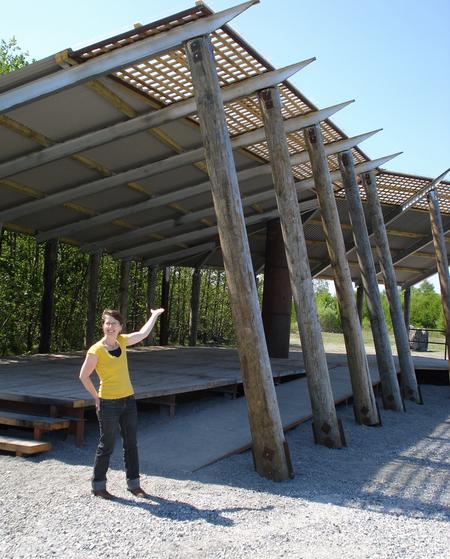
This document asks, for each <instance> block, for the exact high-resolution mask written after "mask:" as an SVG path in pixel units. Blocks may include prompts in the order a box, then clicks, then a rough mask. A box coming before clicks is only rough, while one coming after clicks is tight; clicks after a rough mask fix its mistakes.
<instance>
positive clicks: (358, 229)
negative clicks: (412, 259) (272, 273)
mask: <svg viewBox="0 0 450 559" xmlns="http://www.w3.org/2000/svg"><path fill="white" fill-rule="evenodd" d="M338 160H339V168H340V171H341V176H342V182H343V185H344V189H345V195H346V199H347V206H348V212H349V216H350V223H351V226H352V230H353V239H354V242H355V248H356V254H357V256H358V263H359V268H360V270H361V278H362V283H363V287H364V291H365V293H366V298H367V307H368V310H369V318H370V326H371V328H372V335H373V341H374V345H375V352H376V358H377V364H378V371H379V374H380V381H381V392H382V399H383V406H384V408H385V409H389V410H395V411H404V408H403V401H402V396H401V392H400V386H399V384H398V378H397V372H396V370H395V364H394V359H393V357H392V351H391V343H390V341H389V333H388V329H387V326H386V320H385V318H384V312H383V306H382V304H381V297H380V291H379V288H378V281H377V273H376V271H375V263H374V261H373V256H372V248H371V246H370V240H369V233H368V231H367V225H366V218H365V216H364V209H363V205H362V202H361V196H360V194H359V187H358V184H357V182H356V174H355V165H354V162H353V155H352V152H351V151H350V150H348V151H344V152H342V153H340V154H339V155H338Z"/></svg>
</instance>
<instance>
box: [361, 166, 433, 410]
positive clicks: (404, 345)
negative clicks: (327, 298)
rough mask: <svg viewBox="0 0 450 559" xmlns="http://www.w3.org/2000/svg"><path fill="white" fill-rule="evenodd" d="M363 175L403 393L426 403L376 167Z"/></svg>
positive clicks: (413, 400)
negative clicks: (379, 195) (405, 316)
mask: <svg viewBox="0 0 450 559" xmlns="http://www.w3.org/2000/svg"><path fill="white" fill-rule="evenodd" d="M361 178H362V181H363V185H364V189H365V192H366V197H367V204H368V206H369V213H370V215H371V217H372V231H373V234H374V238H375V244H376V252H377V256H378V260H379V263H380V268H381V272H382V275H383V280H384V287H385V289H386V296H387V298H388V301H389V311H390V313H391V320H392V328H393V330H394V337H395V344H396V346H397V354H398V360H399V363H400V371H401V387H402V393H403V397H404V398H405V399H407V400H410V401H412V402H416V403H418V404H420V403H422V398H421V397H420V393H419V388H418V385H417V379H416V372H415V370H414V363H413V360H412V357H411V350H410V349H409V339H408V333H407V330H406V328H405V321H404V319H403V314H402V305H401V302H400V295H399V293H398V289H397V279H396V277H395V270H394V264H393V263H392V256H391V251H390V249H389V241H388V236H387V232H386V227H385V224H384V217H383V210H382V209H381V204H380V200H379V198H378V192H377V183H376V178H375V173H374V172H373V171H371V172H369V173H363V174H362V176H361Z"/></svg>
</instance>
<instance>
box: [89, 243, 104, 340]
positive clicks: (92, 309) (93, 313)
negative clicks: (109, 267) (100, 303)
mask: <svg viewBox="0 0 450 559" xmlns="http://www.w3.org/2000/svg"><path fill="white" fill-rule="evenodd" d="M100 259H101V255H100V253H95V254H91V255H90V256H89V285H88V308H87V319H86V347H88V348H89V347H91V345H92V344H93V343H94V340H95V334H96V327H95V326H96V324H97V295H98V277H99V270H100Z"/></svg>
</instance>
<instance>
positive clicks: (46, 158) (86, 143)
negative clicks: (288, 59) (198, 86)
mask: <svg viewBox="0 0 450 559" xmlns="http://www.w3.org/2000/svg"><path fill="white" fill-rule="evenodd" d="M314 60H315V59H314V58H310V59H308V60H303V61H301V62H298V63H297V64H292V65H290V66H286V67H285V68H280V69H279V70H274V71H272V72H265V73H264V74H260V75H258V76H255V77H252V78H248V79H246V80H242V81H240V82H238V83H235V84H232V85H229V86H226V87H223V88H222V90H221V92H222V98H223V102H224V103H229V102H230V101H234V100H236V99H239V98H241V97H246V96H248V95H251V94H252V93H254V92H255V91H258V90H259V89H263V88H265V87H270V86H271V85H275V84H277V83H281V82H283V81H285V80H287V79H288V78H289V77H290V76H292V75H293V74H295V73H296V72H298V71H299V70H301V69H302V68H304V67H305V66H307V65H308V64H310V63H311V62H313V61H314ZM195 112H196V105H195V99H194V98H192V99H186V100H185V101H180V102H178V103H174V104H172V105H170V106H168V107H164V108H162V109H159V110H157V111H155V110H152V111H151V112H148V113H145V114H143V115H139V116H137V117H135V118H132V119H130V120H127V121H125V122H119V123H118V124H114V125H112V126H108V127H106V128H103V129H101V130H96V131H94V132H90V133H88V134H83V135H81V136H78V137H77V138H71V139H69V140H66V141H64V142H60V143H58V144H54V145H52V146H50V147H48V148H44V149H41V150H38V151H35V152H33V153H29V154H27V155H23V156H21V157H17V158H16V159H12V160H10V161H6V162H4V163H2V164H0V178H4V177H8V176H11V175H15V174H17V173H21V172H23V171H26V170H28V169H32V168H34V167H39V166H40V165H44V164H46V163H49V162H51V161H56V160H58V159H62V158H63V157H68V156H70V155H73V154H75V153H79V152H81V151H86V150H88V149H91V148H94V147H96V146H99V145H102V144H105V143H109V142H112V141H114V140H117V139H121V138H125V137H127V136H130V135H131V134H136V133H138V132H142V131H144V130H149V129H150V128H155V127H157V126H162V125H163V124H167V123H168V122H172V121H174V120H177V119H180V118H184V117H187V116H189V115H192V114H194V113H195Z"/></svg>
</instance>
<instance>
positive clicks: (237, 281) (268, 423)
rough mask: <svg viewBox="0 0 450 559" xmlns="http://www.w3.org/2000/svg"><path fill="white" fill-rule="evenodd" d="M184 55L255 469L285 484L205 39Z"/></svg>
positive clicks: (284, 452) (276, 416)
mask: <svg viewBox="0 0 450 559" xmlns="http://www.w3.org/2000/svg"><path fill="white" fill-rule="evenodd" d="M186 54H187V59H188V63H189V67H190V70H191V74H192V82H193V85H194V94H195V98H196V103H197V111H198V112H197V114H198V117H199V120H200V131H201V134H202V138H203V144H204V146H205V154H206V163H207V166H208V172H209V177H210V181H211V191H212V197H213V202H214V208H215V212H216V216H217V224H218V231H219V237H220V244H221V248H222V254H223V260H224V267H225V272H226V275H227V282H228V287H229V290H230V300H231V308H232V314H233V321H234V327H235V331H236V337H237V340H238V350H239V357H240V362H241V371H242V378H243V384H244V390H245V395H246V399H247V408H248V414H249V422H250V430H251V434H252V441H253V457H254V464H255V468H256V471H257V472H258V473H259V474H260V475H262V476H265V477H267V478H269V479H273V480H285V479H288V478H289V477H292V476H293V471H292V466H291V463H290V457H289V449H288V446H287V443H286V441H285V438H284V433H283V428H282V424H281V417H280V412H279V409H278V402H277V399H276V394H275V387H274V383H273V377H272V370H271V366H270V361H269V355H268V352H267V346H266V343H265V340H264V330H263V325H262V319H261V312H260V308H259V302H258V296H257V291H256V285H255V278H254V275H253V267H252V261H251V257H250V248H249V245H248V238H247V232H246V229H245V222H244V215H243V210H242V202H241V197H240V192H239V185H238V181H237V176H236V168H235V165H234V160H233V153H232V149H231V142H230V137H229V133H228V129H227V124H226V118H225V112H224V108H223V103H222V98H221V94H220V86H219V81H218V77H217V72H216V68H215V62H214V54H213V49H212V45H211V41H210V39H209V37H199V38H197V39H194V40H191V41H188V42H187V44H186Z"/></svg>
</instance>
